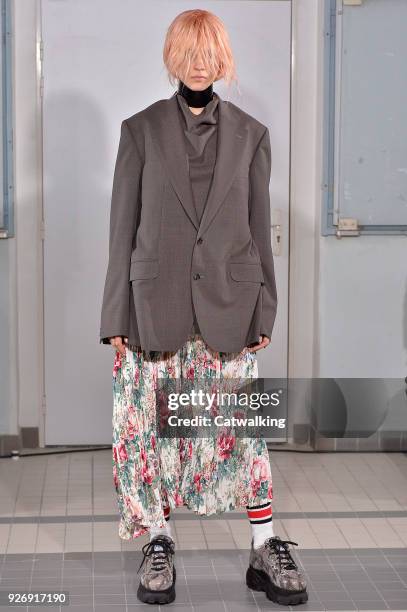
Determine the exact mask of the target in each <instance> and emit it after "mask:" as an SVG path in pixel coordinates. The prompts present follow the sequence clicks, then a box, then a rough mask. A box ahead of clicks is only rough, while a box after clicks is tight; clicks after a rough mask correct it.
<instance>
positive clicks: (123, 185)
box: [99, 119, 143, 344]
mask: <svg viewBox="0 0 407 612" xmlns="http://www.w3.org/2000/svg"><path fill="white" fill-rule="evenodd" d="M142 167H143V162H142V156H141V155H140V153H139V149H138V147H137V143H136V141H135V139H134V137H133V135H132V133H131V131H130V127H129V125H128V123H127V120H126V119H124V120H123V121H122V124H121V133H120V141H119V148H118V152H117V157H116V164H115V169H114V175H113V187H112V195H111V205H110V228H109V261H108V266H107V273H106V279H105V286H104V292H103V301H102V311H101V320H100V334H99V336H100V344H109V343H110V342H109V338H110V337H112V336H126V337H128V333H129V317H130V291H131V285H130V282H129V274H130V259H131V252H132V248H133V246H132V245H133V237H134V235H135V232H136V223H137V218H138V212H139V208H140V202H141V198H140V184H141V175H142Z"/></svg>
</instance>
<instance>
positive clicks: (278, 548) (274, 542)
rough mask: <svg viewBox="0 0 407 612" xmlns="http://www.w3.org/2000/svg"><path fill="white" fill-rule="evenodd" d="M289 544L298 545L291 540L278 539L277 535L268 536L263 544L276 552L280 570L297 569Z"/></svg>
mask: <svg viewBox="0 0 407 612" xmlns="http://www.w3.org/2000/svg"><path fill="white" fill-rule="evenodd" d="M289 544H293V545H294V546H298V544H297V542H292V541H291V540H280V538H277V537H275V538H268V540H266V542H265V546H266V547H267V548H270V549H271V550H272V551H273V552H275V553H276V554H277V558H278V561H279V564H280V570H281V569H286V570H290V569H297V564H296V563H295V561H294V559H293V558H292V556H291V554H290V551H289V549H288V545H289Z"/></svg>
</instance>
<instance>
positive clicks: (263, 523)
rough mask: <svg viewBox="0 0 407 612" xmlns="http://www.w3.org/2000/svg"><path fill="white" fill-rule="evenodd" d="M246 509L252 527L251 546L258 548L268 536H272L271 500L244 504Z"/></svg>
mask: <svg viewBox="0 0 407 612" xmlns="http://www.w3.org/2000/svg"><path fill="white" fill-rule="evenodd" d="M246 510H247V518H248V519H249V521H250V525H251V527H252V537H253V547H254V548H259V546H261V545H262V544H264V542H265V541H266V540H267V539H268V538H272V537H273V536H274V531H273V513H272V509H271V502H267V503H265V504H261V505H260V506H246Z"/></svg>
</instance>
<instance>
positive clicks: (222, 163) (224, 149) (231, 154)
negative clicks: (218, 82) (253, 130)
mask: <svg viewBox="0 0 407 612" xmlns="http://www.w3.org/2000/svg"><path fill="white" fill-rule="evenodd" d="M246 136H247V128H246V127H243V126H241V125H240V123H239V119H238V117H237V116H236V114H234V113H233V112H232V110H231V109H230V107H229V106H228V102H225V101H224V100H222V99H221V98H220V97H219V123H218V144H217V153H216V163H215V168H214V173H213V179H212V183H211V186H210V189H209V193H208V198H207V201H206V204H205V208H204V212H203V214H202V218H201V224H200V227H199V232H198V233H199V236H202V234H203V233H204V232H205V231H206V230H207V229H208V227H209V224H210V223H211V221H212V220H213V218H214V217H215V215H216V213H217V212H218V210H219V208H220V207H221V205H222V203H223V202H224V200H225V197H226V195H227V192H228V191H229V189H230V187H231V185H232V182H233V179H234V176H235V174H236V170H237V168H238V167H239V164H240V160H241V157H242V155H243V151H244V146H245V143H246ZM199 236H198V237H199Z"/></svg>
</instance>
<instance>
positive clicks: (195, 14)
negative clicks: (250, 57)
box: [163, 9, 237, 85]
mask: <svg viewBox="0 0 407 612" xmlns="http://www.w3.org/2000/svg"><path fill="white" fill-rule="evenodd" d="M199 52H201V54H202V60H203V62H204V64H205V67H206V68H207V70H208V71H209V72H210V74H212V75H215V76H214V81H218V80H219V79H222V78H223V79H224V80H225V82H226V83H227V84H228V85H230V83H231V82H232V81H233V80H237V78H236V68H235V63H234V60H233V54H232V50H231V47H230V41H229V36H228V33H227V31H226V28H225V26H224V24H223V22H222V21H221V19H219V17H217V16H216V15H214V14H213V13H210V12H209V11H204V10H202V9H192V10H189V11H183V12H182V13H180V14H179V15H177V17H175V19H174V20H173V21H172V22H171V24H170V26H169V28H168V30H167V35H166V37H165V42H164V49H163V60H164V64H165V67H166V69H167V72H168V79H169V81H170V83H171V85H175V83H176V81H177V79H179V80H183V78H184V77H185V76H186V75H187V74H188V71H189V69H190V65H191V61H192V59H193V58H194V57H195V54H198V53H199Z"/></svg>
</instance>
